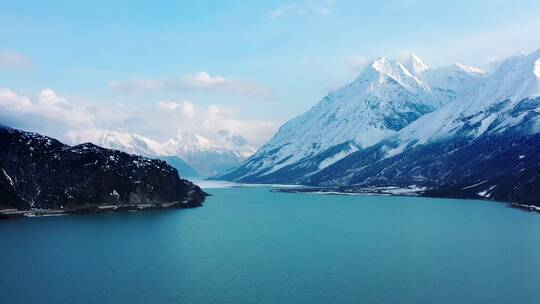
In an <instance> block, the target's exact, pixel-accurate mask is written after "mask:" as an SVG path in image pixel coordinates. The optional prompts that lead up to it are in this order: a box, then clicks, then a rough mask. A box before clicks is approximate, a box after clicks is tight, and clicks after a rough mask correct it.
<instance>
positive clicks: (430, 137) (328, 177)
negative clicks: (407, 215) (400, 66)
mask: <svg viewBox="0 0 540 304" xmlns="http://www.w3.org/2000/svg"><path fill="white" fill-rule="evenodd" d="M306 182H307V183H310V184H316V185H327V186H328V185H333V186H345V187H346V188H349V189H353V190H354V189H360V188H366V187H385V186H399V187H411V186H415V187H421V188H424V189H425V193H426V194H430V195H440V196H454V197H483V198H489V199H497V200H507V201H518V202H526V203H530V204H539V202H540V50H539V51H536V52H534V53H531V54H529V55H520V56H516V57H513V58H510V59H508V60H506V61H504V62H503V63H502V64H501V65H500V67H499V68H498V69H497V70H496V71H494V72H493V73H492V74H491V75H489V76H487V77H486V80H485V81H484V82H482V84H480V85H479V90H478V91H477V93H476V94H464V95H463V96H458V98H457V99H456V100H455V101H454V102H452V103H449V104H448V105H446V106H445V107H443V108H441V109H439V110H437V111H435V112H433V113H430V114H427V115H425V116H423V117H421V118H419V119H418V120H416V121H415V122H413V123H411V124H410V125H409V126H407V127H405V128H403V129H402V130H401V131H399V132H398V133H396V134H395V135H393V136H391V137H389V138H387V139H385V140H384V141H382V142H381V143H379V144H377V145H375V146H372V147H370V148H368V149H364V150H362V151H358V152H356V153H354V154H352V155H350V156H348V157H346V158H344V159H342V160H341V161H339V162H337V163H335V164H333V165H332V166H329V167H327V168H325V169H324V170H322V171H320V172H318V173H317V174H315V175H312V176H310V177H309V179H308V180H306Z"/></svg>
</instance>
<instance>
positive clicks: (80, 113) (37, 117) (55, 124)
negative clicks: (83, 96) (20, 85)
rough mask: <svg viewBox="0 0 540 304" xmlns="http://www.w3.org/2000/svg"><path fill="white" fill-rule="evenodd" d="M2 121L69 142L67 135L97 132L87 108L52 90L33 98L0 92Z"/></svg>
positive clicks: (10, 91)
mask: <svg viewBox="0 0 540 304" xmlns="http://www.w3.org/2000/svg"><path fill="white" fill-rule="evenodd" d="M0 106H1V108H0V122H3V123H5V124H7V125H10V126H13V127H21V128H24V129H26V128H28V129H31V130H33V131H41V132H47V133H50V134H51V135H53V136H59V137H61V138H62V139H64V140H65V139H68V137H67V133H68V131H67V130H69V131H70V132H77V131H83V130H84V131H85V132H92V131H95V124H94V116H93V115H92V113H91V112H89V111H88V110H87V109H86V108H84V107H77V106H75V105H73V104H71V103H69V102H68V101H67V100H66V99H65V98H64V97H62V96H60V95H58V94H56V93H55V92H54V91H53V90H51V89H45V90H43V91H41V92H39V93H38V94H37V96H35V97H34V98H30V97H28V96H22V95H19V94H17V93H15V92H14V91H12V90H10V89H7V88H2V89H0Z"/></svg>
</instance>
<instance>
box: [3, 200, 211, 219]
mask: <svg viewBox="0 0 540 304" xmlns="http://www.w3.org/2000/svg"><path fill="white" fill-rule="evenodd" d="M202 206H203V205H202V203H201V202H188V201H182V202H172V203H168V204H160V205H154V204H135V205H101V206H100V205H96V206H89V207H86V208H79V209H70V210H64V209H35V210H18V209H4V210H0V220H9V219H16V218H21V217H47V216H63V215H71V214H100V213H115V212H138V211H148V210H160V209H187V208H197V207H202Z"/></svg>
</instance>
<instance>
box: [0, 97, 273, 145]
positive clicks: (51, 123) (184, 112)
mask: <svg viewBox="0 0 540 304" xmlns="http://www.w3.org/2000/svg"><path fill="white" fill-rule="evenodd" d="M93 104H94V106H85V105H84V104H81V103H75V102H71V101H70V100H68V98H66V97H64V96H62V95H59V94H57V93H56V92H54V91H53V90H51V89H45V90H42V91H40V92H39V93H38V94H36V96H34V97H29V96H23V95H20V94H17V93H16V92H14V91H13V90H11V89H7V88H0V123H1V124H5V125H8V126H12V127H15V128H21V129H24V130H29V131H35V132H38V133H42V134H44V135H48V136H52V137H55V138H58V139H59V140H61V141H64V142H66V143H68V144H78V143H82V142H87V141H90V142H94V143H98V141H99V137H100V135H101V134H102V132H103V130H105V129H109V128H122V129H124V130H126V131H129V132H134V133H139V134H141V135H144V136H148V137H149V138H152V139H154V140H158V141H162V140H166V139H168V138H170V137H171V136H173V135H174V134H176V132H177V131H178V130H179V129H181V130H185V131H191V132H197V133H199V134H201V135H203V136H213V135H214V134H215V133H216V132H217V131H219V130H222V129H226V130H229V131H231V132H234V133H237V134H240V135H241V136H243V137H245V138H246V139H247V140H248V141H249V142H250V143H251V144H252V145H255V146H259V145H262V144H264V143H265V142H266V141H267V140H268V139H269V138H270V136H272V135H273V134H274V132H275V131H276V130H277V127H278V124H277V123H275V122H269V121H260V120H250V119H241V118H238V116H239V115H240V111H239V109H237V108H233V107H227V106H222V105H210V106H197V105H196V104H194V103H193V102H191V101H188V100H181V101H171V100H169V101H161V102H158V103H156V104H154V105H153V106H150V107H148V106H143V105H141V106H134V105H132V104H121V103H108V104H107V105H106V106H105V105H103V106H96V105H95V104H96V103H93Z"/></svg>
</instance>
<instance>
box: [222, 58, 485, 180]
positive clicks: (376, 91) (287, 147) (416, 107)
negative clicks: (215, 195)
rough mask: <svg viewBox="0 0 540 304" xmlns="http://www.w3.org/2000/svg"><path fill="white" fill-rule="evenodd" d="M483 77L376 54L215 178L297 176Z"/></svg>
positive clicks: (366, 142) (345, 153)
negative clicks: (353, 76) (348, 79)
mask: <svg viewBox="0 0 540 304" xmlns="http://www.w3.org/2000/svg"><path fill="white" fill-rule="evenodd" d="M481 78H483V74H482V73H481V72H479V70H477V69H475V68H471V67H466V66H463V65H455V66H452V67H446V68H439V69H429V68H428V67H427V66H426V65H425V64H424V63H423V62H422V61H421V60H420V59H419V58H418V57H417V56H416V55H411V56H410V57H409V58H407V59H406V60H405V61H404V63H400V62H398V61H395V60H392V59H387V58H379V59H377V60H374V61H373V62H372V63H371V64H369V65H368V66H367V67H366V68H365V69H364V70H363V71H362V72H361V73H360V75H359V76H358V77H357V78H356V80H355V81H354V82H352V83H351V84H348V85H346V86H345V87H343V88H341V89H338V90H336V91H334V92H332V93H330V94H329V95H328V96H326V97H324V98H323V99H322V100H321V101H320V102H319V103H318V104H317V105H315V106H314V107H313V108H311V109H310V110H309V111H308V112H306V113H304V114H302V115H300V116H298V117H296V118H294V119H292V120H290V121H289V122H287V123H286V124H284V125H283V126H282V127H281V128H280V130H279V131H278V133H277V134H276V135H275V136H274V137H273V138H272V139H271V140H270V141H269V142H268V143H267V144H266V145H264V146H263V147H262V148H261V149H260V150H259V151H258V152H257V153H256V154H255V155H254V156H252V157H251V158H249V159H248V160H247V161H246V162H244V163H243V164H242V165H241V166H239V167H238V168H235V169H233V170H231V171H229V172H227V173H225V174H224V175H222V176H219V178H224V179H228V180H237V181H244V182H297V181H301V180H303V179H304V178H305V177H306V176H309V175H311V174H315V173H316V172H318V171H320V170H322V169H324V168H326V167H328V166H330V165H332V164H333V163H335V162H337V161H339V160H340V159H342V158H344V157H346V156H348V155H350V154H351V153H354V152H356V151H358V150H362V149H365V148H367V147H370V146H373V145H375V144H377V143H379V142H380V141H381V140H383V139H385V138H388V137H389V136H391V135H393V134H395V133H396V132H398V131H399V130H401V129H402V128H404V127H406V126H407V125H409V124H410V123H411V122H413V121H415V120H416V119H418V118H419V117H421V116H423V115H425V114H427V113H430V112H432V111H434V110H437V109H439V108H440V107H442V106H444V105H445V104H447V103H448V102H451V101H452V100H453V99H454V98H455V97H454V96H455V95H457V94H462V93H463V92H469V91H473V88H472V87H475V86H473V85H472V83H477V82H480V81H481V80H480V79H481ZM432 86H433V88H432ZM469 86H471V87H469Z"/></svg>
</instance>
